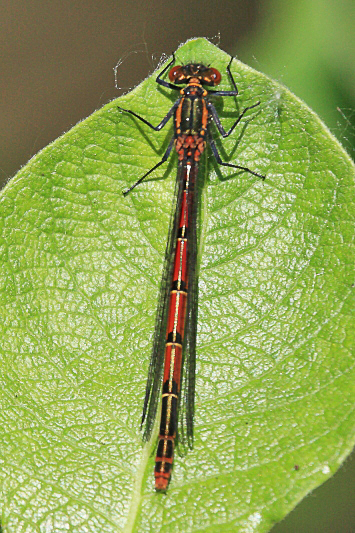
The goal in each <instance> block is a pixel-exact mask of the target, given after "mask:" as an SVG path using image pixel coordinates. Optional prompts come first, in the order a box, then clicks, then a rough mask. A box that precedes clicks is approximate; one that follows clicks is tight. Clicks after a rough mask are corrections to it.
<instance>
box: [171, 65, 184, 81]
mask: <svg viewBox="0 0 355 533" xmlns="http://www.w3.org/2000/svg"><path fill="white" fill-rule="evenodd" d="M180 74H181V65H176V66H175V67H173V68H172V69H171V70H170V72H169V80H170V81H173V82H176V81H177V78H178V77H179V76H180Z"/></svg>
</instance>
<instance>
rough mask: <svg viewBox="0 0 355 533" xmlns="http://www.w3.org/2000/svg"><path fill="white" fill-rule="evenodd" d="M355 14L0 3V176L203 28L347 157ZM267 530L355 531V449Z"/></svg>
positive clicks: (354, 127)
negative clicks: (322, 128)
mask: <svg viewBox="0 0 355 533" xmlns="http://www.w3.org/2000/svg"><path fill="white" fill-rule="evenodd" d="M354 22H355V3H354V0H338V1H337V2H336V1H335V0H333V1H332V0H312V1H309V0H289V1H288V2H282V1H281V0H262V1H260V2H256V1H255V0H250V1H247V0H219V1H218V3H217V2H215V1H212V0H206V1H204V2H202V1H200V0H194V2H191V3H189V2H181V4H179V3H177V2H175V3H166V2H163V1H161V0H151V1H150V2H144V1H142V0H140V1H132V0H125V1H122V0H117V1H113V0H106V1H105V2H98V1H93V0H92V1H90V0H87V1H82V0H77V1H75V2H73V1H72V0H51V1H50V2H47V1H44V0H31V2H28V1H27V2H26V1H24V0H11V2H9V1H8V0H6V1H4V0H2V1H1V2H0V39H1V54H0V89H1V103H0V124H1V128H0V135H1V143H0V146H1V161H0V182H1V183H2V184H4V183H5V182H6V181H7V180H8V179H10V178H11V177H12V176H13V175H14V174H15V173H16V171H17V170H18V169H19V168H20V167H21V166H22V165H24V164H25V163H26V162H27V161H28V159H30V158H31V157H32V156H33V155H35V154H36V153H37V152H38V151H39V150H40V149H41V148H43V147H44V146H46V145H47V144H48V143H49V142H50V141H53V140H54V139H55V138H57V137H58V136H59V135H61V134H62V133H63V132H65V131H67V130H68V129H69V128H70V127H71V126H73V125H74V124H76V123H77V122H78V121H79V120H82V119H84V118H85V117H87V116H88V115H89V114H91V113H92V112H93V111H94V110H95V109H97V108H99V107H101V106H102V105H104V104H105V103H107V102H108V101H109V100H112V99H113V98H115V97H117V96H119V95H120V94H122V93H123V92H126V91H128V90H129V89H130V88H131V87H134V86H135V85H136V84H137V83H139V82H140V81H141V80H142V79H143V78H145V77H147V76H148V75H149V74H150V73H151V72H152V71H153V70H154V68H155V67H156V65H157V63H158V62H159V59H160V58H161V56H162V54H163V53H165V54H167V55H169V54H170V53H171V52H172V51H173V50H175V49H176V48H177V47H178V45H179V44H180V43H182V42H184V41H185V40H186V39H188V38H190V37H200V36H203V37H208V38H210V39H211V40H212V42H214V43H215V44H217V45H219V46H220V47H221V48H222V49H223V50H225V51H227V52H229V53H230V54H235V55H236V56H237V57H238V58H239V59H241V60H242V61H244V62H246V63H248V64H249V65H251V66H252V67H254V68H256V69H257V70H260V71H262V72H264V73H266V74H268V75H270V76H271V77H273V78H275V79H276V80H278V81H280V82H281V83H283V84H284V85H286V86H287V87H289V88H290V89H291V90H292V91H293V92H294V93H295V94H296V95H297V96H299V97H300V98H302V99H303V100H304V101H305V102H306V103H307V104H308V105H309V106H310V107H311V108H312V109H313V110H314V111H316V112H317V113H318V114H319V115H320V117H321V118H322V119H323V120H324V122H325V123H326V124H327V126H328V127H329V128H330V130H331V131H332V132H333V134H334V135H335V136H336V137H337V138H338V139H339V140H340V141H341V142H342V144H343V145H344V147H345V148H346V150H347V151H348V153H349V154H350V155H351V156H352V157H354V154H355V31H354V30H355V28H354V25H355V24H354ZM116 65H117V85H118V87H120V89H118V88H116V87H115V78H114V71H113V69H114V67H115V66H116ZM272 531H273V533H293V532H294V533H301V532H302V533H303V532H305V533H313V532H317V533H319V532H322V533H328V532H329V533H352V532H355V454H354V453H353V454H352V456H351V457H350V458H349V459H348V460H347V461H346V463H345V464H344V465H343V467H342V468H341V469H340V470H339V471H338V473H337V474H336V475H335V476H334V477H333V478H332V479H330V480H329V481H327V482H326V483H325V484H324V485H322V486H321V487H319V488H318V489H317V490H316V491H314V492H313V493H312V494H311V495H310V496H308V497H307V498H306V499H305V500H304V501H303V502H302V503H300V504H299V505H298V506H297V508H296V509H295V510H294V511H293V512H292V513H291V514H290V515H289V516H288V517H287V518H286V519H285V520H284V521H283V522H282V523H280V524H278V525H276V526H275V527H274V529H273V530H272Z"/></svg>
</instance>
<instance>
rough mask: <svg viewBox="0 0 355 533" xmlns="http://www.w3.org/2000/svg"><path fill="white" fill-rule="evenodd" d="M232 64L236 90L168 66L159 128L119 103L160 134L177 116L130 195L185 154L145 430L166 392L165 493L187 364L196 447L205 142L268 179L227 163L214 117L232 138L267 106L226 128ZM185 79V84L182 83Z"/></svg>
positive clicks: (160, 481) (208, 71)
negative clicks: (222, 111)
mask: <svg viewBox="0 0 355 533" xmlns="http://www.w3.org/2000/svg"><path fill="white" fill-rule="evenodd" d="M232 61H233V57H232V58H231V60H230V62H229V64H228V66H227V73H228V77H229V79H230V81H231V83H232V85H233V90H230V91H218V90H217V91H216V90H211V89H206V88H205V87H214V86H216V85H218V84H219V83H220V81H221V74H220V73H219V71H218V70H216V69H215V68H212V67H210V66H205V65H203V64H200V63H189V64H187V65H185V66H180V65H179V66H173V67H172V68H171V69H170V71H169V79H170V82H168V81H166V80H164V79H163V76H164V74H165V73H166V72H167V70H168V69H169V68H170V67H171V66H172V65H173V64H174V63H175V55H174V54H173V58H172V60H171V61H170V63H169V64H168V65H167V66H166V67H165V68H164V69H163V70H162V71H161V72H160V73H159V75H158V76H157V78H156V82H157V83H158V84H159V85H162V86H163V87H167V88H169V89H173V90H178V91H180V96H179V98H178V99H177V100H176V102H175V103H174V105H173V106H172V108H171V109H170V111H168V113H167V114H166V115H165V117H164V118H163V120H162V121H161V122H160V124H158V125H157V126H154V125H153V124H151V123H150V122H149V121H148V120H146V119H145V118H143V117H141V116H139V115H138V114H137V113H135V112H134V111H131V110H128V109H123V108H119V109H121V110H122V111H125V112H127V113H130V114H131V115H133V116H134V117H136V118H137V119H139V120H140V121H142V122H143V123H144V124H146V125H147V126H149V127H150V128H152V129H153V130H155V131H159V130H161V129H162V128H163V127H164V126H165V125H166V123H167V122H168V121H169V119H170V118H171V117H174V135H173V136H172V139H171V141H170V143H169V145H168V147H167V149H166V151H165V154H164V155H163V157H162V159H161V160H160V161H159V162H158V163H157V164H156V165H155V166H154V167H153V168H151V169H150V170H149V171H148V172H146V173H145V174H144V175H143V176H142V177H141V178H139V179H138V181H136V183H134V184H133V185H132V186H131V187H130V188H129V189H127V190H126V191H125V192H124V193H123V194H124V195H125V196H126V195H127V194H128V193H129V192H130V191H132V189H134V188H135V187H136V186H137V185H138V184H139V183H141V182H142V181H143V180H144V179H145V178H146V177H147V176H148V175H149V174H151V172H153V171H154V170H156V169H157V168H158V167H160V165H162V164H163V163H164V162H165V161H166V160H167V159H168V157H169V155H170V152H171V150H172V148H173V146H175V149H176V151H177V154H178V172H177V180H176V190H175V193H176V209H175V213H174V215H173V217H172V221H171V224H170V232H169V238H168V243H167V247H166V256H165V263H164V268H163V278H162V283H161V289H160V299H159V305H158V310H157V315H156V322H155V336H154V341H153V349H152V355H151V361H150V367H149V372H148V379H147V386H146V394H145V400H144V407H143V414H142V422H141V427H143V424H144V423H145V431H144V438H145V439H146V440H148V439H149V438H150V436H151V432H152V429H153V425H154V421H155V416H156V410H157V405H158V401H159V397H160V394H162V407H161V418H160V431H159V441H158V448H157V454H156V460H155V471H154V472H155V488H156V489H157V490H163V491H164V490H166V489H167V486H168V483H169V480H170V476H171V470H172V464H173V456H174V446H175V439H176V437H177V429H178V411H179V401H180V390H181V385H182V370H183V367H185V371H184V375H185V378H184V387H185V407H186V436H187V440H188V443H189V446H190V447H191V446H192V441H193V414H194V394H195V360H196V331H197V290H198V284H197V269H196V258H197V213H198V201H199V198H198V195H199V186H198V167H199V162H200V158H201V155H202V154H203V152H204V150H205V148H206V145H207V144H209V145H210V147H211V149H212V153H213V155H214V157H215V158H216V160H217V163H218V164H220V165H223V166H226V167H231V168H235V169H239V170H242V171H245V172H249V173H250V174H253V175H254V176H257V177H259V178H262V179H264V177H265V176H263V175H261V174H259V173H258V172H254V171H252V170H250V169H249V168H247V167H243V166H240V165H235V164H232V163H225V162H224V161H222V159H221V157H220V155H219V153H218V150H217V146H216V144H215V141H214V139H213V136H212V128H211V123H212V122H214V124H215V125H216V127H217V129H218V131H219V133H220V134H221V135H222V137H229V135H230V134H231V133H232V132H233V130H234V128H235V127H236V126H237V125H238V123H239V122H240V120H241V119H242V117H243V116H244V115H245V113H246V112H247V111H248V110H250V109H253V108H254V107H256V106H258V105H259V104H260V102H257V103H256V104H254V105H251V106H249V107H246V108H245V109H244V110H243V111H242V113H241V114H240V115H239V116H238V118H237V119H236V120H235V121H234V123H233V125H232V126H231V127H230V129H229V130H228V131H225V129H224V127H223V126H222V124H221V121H220V118H219V116H218V114H217V111H216V108H215V106H214V105H213V103H212V102H211V101H210V97H211V96H212V97H214V96H237V94H238V89H237V85H236V83H235V80H234V78H233V75H232V72H231V64H232ZM181 84H184V85H185V87H184V88H181V87H180V85H181ZM162 374H163V384H162V389H161V381H162Z"/></svg>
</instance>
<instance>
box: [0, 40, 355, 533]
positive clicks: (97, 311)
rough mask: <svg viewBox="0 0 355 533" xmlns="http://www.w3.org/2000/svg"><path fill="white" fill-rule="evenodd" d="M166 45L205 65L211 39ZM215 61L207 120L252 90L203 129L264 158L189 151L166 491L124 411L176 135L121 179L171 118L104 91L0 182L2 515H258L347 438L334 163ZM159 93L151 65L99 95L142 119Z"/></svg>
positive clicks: (258, 86)
mask: <svg viewBox="0 0 355 533" xmlns="http://www.w3.org/2000/svg"><path fill="white" fill-rule="evenodd" d="M177 60H178V62H179V63H186V62H191V61H199V62H205V63H211V65H213V66H214V67H216V68H218V69H220V70H221V72H222V73H223V74H224V73H225V68H226V66H227V64H228V61H229V57H228V56H227V55H226V54H224V53H223V52H221V51H220V50H219V49H218V48H216V47H215V46H213V45H212V44H211V43H209V42H208V41H206V40H204V39H195V40H192V41H189V42H187V43H186V44H185V45H184V46H182V47H181V48H180V49H179V50H178V52H177ZM232 70H233V73H234V75H235V78H236V81H237V85H238V88H239V92H240V95H239V96H238V97H237V98H236V99H235V98H224V99H223V101H222V98H219V99H218V101H217V108H218V111H219V114H220V116H221V120H222V122H223V124H224V125H225V126H226V127H228V125H231V124H232V123H233V120H234V119H235V116H236V115H237V113H238V112H239V113H240V112H241V111H242V110H243V108H244V107H246V106H248V105H252V104H253V103H256V102H257V101H258V100H260V101H261V106H260V108H257V109H254V110H252V111H250V112H249V113H248V114H247V116H246V117H245V118H244V119H243V121H242V124H240V125H239V126H238V128H237V130H236V131H235V133H233V134H232V135H231V136H230V137H229V138H228V139H226V140H224V141H223V142H222V141H218V147H219V150H220V153H221V156H222V158H223V159H224V160H225V161H228V162H231V163H233V162H234V163H236V164H239V165H242V166H249V167H250V168H251V169H252V170H255V171H257V172H260V173H265V174H266V176H267V177H266V180H265V181H264V182H263V181H261V180H259V179H258V178H256V177H254V176H251V175H250V174H247V173H242V172H234V171H232V170H231V169H228V168H225V167H219V166H218V165H217V164H216V162H215V160H214V158H213V156H212V155H211V153H210V152H208V153H207V157H206V160H205V161H204V165H203V173H202V174H201V175H202V178H201V179H202V180H203V182H204V184H203V192H202V198H201V217H200V223H201V233H200V250H199V251H200V272H199V317H198V346H197V359H198V360H197V383H196V395H197V401H196V417H195V444H194V449H193V451H188V452H186V453H185V451H184V450H183V449H181V450H180V452H181V454H180V455H179V454H176V459H175V466H174V472H173V477H172V482H171V484H170V487H169V490H168V492H167V494H166V495H164V494H156V493H155V491H154V488H153V474H152V471H153V464H154V448H155V443H156V441H155V439H154V438H153V439H152V440H151V442H149V443H148V444H147V445H146V446H144V447H143V445H142V441H141V434H140V432H139V422H140V416H141V409H142V401H143V397H144V390H145V380H146V374H147V369H148V364H149V357H150V350H151V344H152V336H153V329H154V316H155V310H156V306H157V297H158V291H159V281H160V276H161V269H162V263H163V257H164V250H165V242H166V238H167V232H168V226H169V217H170V212H171V204H172V196H173V188H174V181H175V172H176V170H175V167H176V155H175V154H174V155H173V156H172V157H171V159H170V161H169V163H167V164H166V165H165V166H162V167H161V168H160V169H159V170H158V171H156V172H154V173H153V174H152V175H151V176H150V177H149V178H148V179H146V180H145V181H144V182H143V183H142V184H141V185H140V186H139V187H137V188H136V189H135V190H134V191H132V193H131V194H130V195H128V196H127V197H126V198H124V197H123V196H122V194H121V192H122V190H124V189H125V188H127V187H128V186H129V185H131V184H133V183H134V182H135V181H136V180H137V179H138V178H139V177H140V176H141V175H142V174H144V172H146V171H147V170H148V169H149V168H151V167H152V166H153V165H154V164H156V163H157V162H158V161H159V160H160V158H161V157H162V155H163V153H164V151H165V149H166V147H167V144H168V142H169V139H170V138H171V129H170V130H169V127H167V128H165V129H164V130H162V131H161V132H159V133H155V132H153V131H151V130H150V129H149V128H147V127H146V126H145V125H144V124H142V123H140V122H139V121H138V120H136V119H134V118H133V117H132V116H130V115H128V114H124V113H122V112H120V111H119V110H118V109H117V102H111V103H110V104H108V105H106V106H105V107H104V108H103V109H101V110H100V111H97V112H96V113H94V114H93V115H92V116H91V117H89V118H88V119H87V120H85V121H84V122H82V123H80V124H79V125H77V126H76V127H75V128H73V129H72V130H71V131H69V132H68V133H67V134H65V135H64V136H63V137H61V138H60V139H58V140H57V141H56V142H54V143H53V144H51V145H50V146H48V147H47V148H46V149H45V150H43V151H42V152H41V153H39V154H38V155H37V156H36V157H34V158H33V159H32V160H31V161H30V162H29V163H28V164H27V165H26V166H25V167H24V168H23V169H21V171H20V172H19V173H18V175H17V176H16V177H15V178H14V179H12V180H11V181H10V182H9V183H8V185H7V186H6V188H5V189H4V190H3V191H2V194H1V198H0V201H1V212H2V216H1V242H0V250H1V256H0V257H1V268H0V287H1V321H0V323H1V326H0V328H1V339H2V342H1V346H0V349H1V381H2V383H1V384H2V387H1V410H0V413H1V415H0V416H1V427H2V433H1V438H0V453H1V474H0V481H1V502H2V526H3V529H4V531H5V532H6V533H10V532H11V533H18V532H29V533H33V532H38V533H39V532H43V531H46V532H50V533H51V532H58V533H59V532H60V533H62V532H64V531H70V532H75V533H79V532H80V533H81V532H84V531H85V532H95V533H97V532H98V531H100V533H117V532H118V531H122V532H125V533H127V532H130V531H134V532H143V531H144V532H147V531H159V532H169V533H171V532H173V531H176V532H184V533H186V532H192V531H199V532H202V531H204V532H213V533H216V532H220V531H223V533H226V532H228V531H230V532H232V531H238V532H245V533H246V532H248V533H249V532H260V531H268V530H269V529H270V527H271V526H272V525H273V524H274V523H275V522H277V521H279V520H281V519H282V518H283V517H284V516H285V514H286V513H288V512H289V511H290V510H291V509H292V508H293V507H294V506H295V505H296V504H297V502H298V501H299V500H300V499H301V498H302V497H303V496H304V495H306V494H307V493H308V492H309V491H311V490H312V489H314V488H315V487H316V486H317V485H319V484H320V483H322V482H323V481H325V480H326V479H327V478H328V477H329V476H331V475H332V474H333V473H334V472H335V471H336V470H337V468H338V467H339V465H340V464H341V463H342V461H343V460H344V458H345V457H346V455H347V454H348V453H349V452H350V451H351V448H352V447H353V445H354V434H355V433H354V426H355V412H354V403H355V376H354V373H355V372H354V349H353V348H354V330H355V329H354V296H353V294H354V285H353V284H354V271H353V265H354V166H353V164H352V162H351V160H350V158H349V157H348V156H347V154H346V153H345V152H344V150H343V149H342V148H341V146H340V145H339V143H338V142H337V141H336V140H335V139H334V137H332V136H331V134H330V133H329V131H328V130H327V129H326V127H325V126H324V125H323V124H322V123H321V122H320V120H319V119H318V118H317V116H315V115H314V114H313V113H312V111H310V110H309V109H308V108H307V107H306V106H305V105H304V104H303V103H302V102H301V101H300V100H298V99H297V98H296V97H295V96H294V95H292V94H291V93H290V92H289V91H288V90H287V89H286V88H284V87H282V86H280V85H279V84H277V83H275V82H273V81H272V80H270V79H268V78H266V77H265V76H264V75H262V74H260V73H258V72H255V71H253V70H252V69H250V68H249V67H247V66H246V65H243V64H241V63H239V62H238V61H234V62H233V66H232ZM221 88H223V89H228V88H230V82H229V80H228V77H227V76H223V80H222V84H221ZM171 93H174V94H173V95H172V94H171ZM175 98H176V94H175V91H169V90H168V89H164V88H159V87H157V85H156V83H155V76H152V77H151V78H150V79H147V80H146V81H144V82H143V83H142V84H141V85H140V86H138V87H137V88H136V89H135V90H134V91H132V92H131V93H130V94H127V95H125V96H124V97H122V98H121V99H120V100H119V105H121V106H122V107H125V108H128V109H132V110H134V111H135V112H136V113H139V114H141V115H142V116H144V117H145V118H147V119H148V120H150V121H151V122H152V123H154V124H157V123H158V122H159V121H160V120H161V118H162V117H163V116H164V115H165V114H166V112H167V111H168V109H169V108H170V107H171V105H172V102H173V101H174V99H175ZM236 106H237V109H236ZM181 448H182V447H181Z"/></svg>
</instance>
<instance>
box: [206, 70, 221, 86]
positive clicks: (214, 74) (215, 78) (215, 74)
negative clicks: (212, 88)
mask: <svg viewBox="0 0 355 533" xmlns="http://www.w3.org/2000/svg"><path fill="white" fill-rule="evenodd" d="M209 77H210V80H211V82H212V83H213V85H218V84H219V82H220V81H221V78H222V76H221V73H220V72H219V71H218V70H217V69H215V68H210V76H209Z"/></svg>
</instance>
